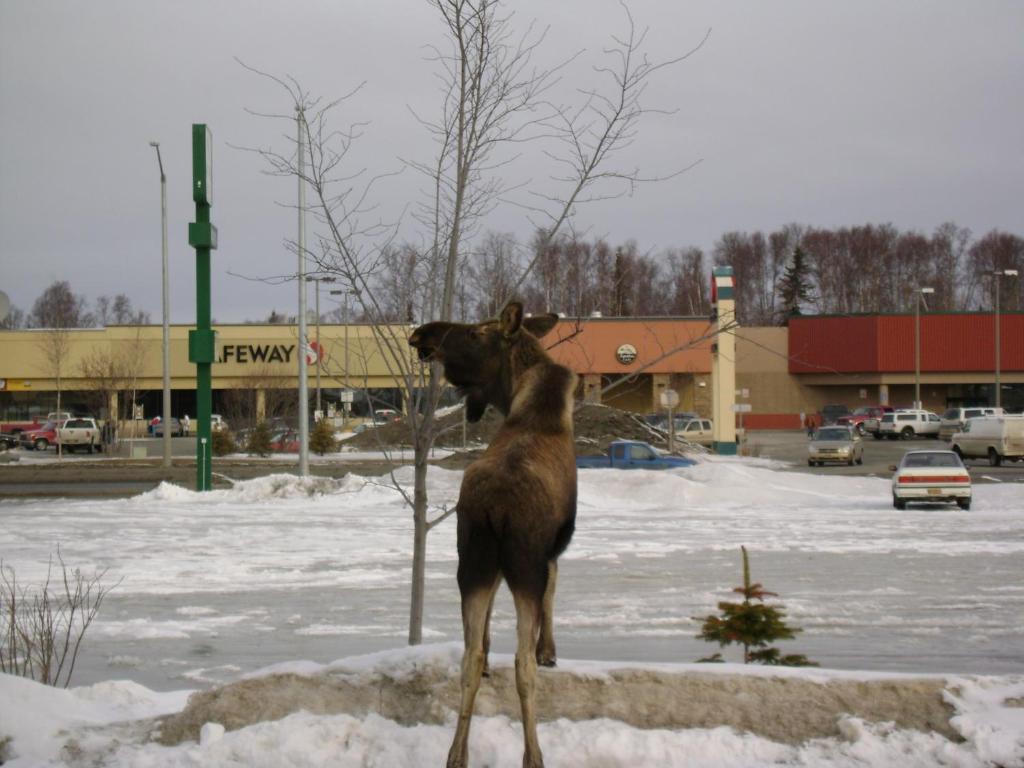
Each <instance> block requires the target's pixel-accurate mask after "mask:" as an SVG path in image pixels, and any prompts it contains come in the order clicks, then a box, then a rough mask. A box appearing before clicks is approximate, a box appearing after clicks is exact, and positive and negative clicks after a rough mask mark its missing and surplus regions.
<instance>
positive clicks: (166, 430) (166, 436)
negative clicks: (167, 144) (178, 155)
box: [149, 141, 171, 467]
mask: <svg viewBox="0 0 1024 768" xmlns="http://www.w3.org/2000/svg"><path fill="white" fill-rule="evenodd" d="M149 146H151V147H153V149H155V150H156V161H157V164H159V166H160V226H161V235H162V256H163V310H164V334H163V347H164V348H163V365H164V393H163V404H162V414H161V417H160V422H161V424H162V426H163V443H164V460H163V466H164V467H170V466H171V423H170V422H171V353H170V348H171V330H170V328H171V327H170V303H171V300H170V292H169V290H168V287H167V176H166V175H165V174H164V161H163V159H162V158H161V157H160V142H159V141H151V142H149Z"/></svg>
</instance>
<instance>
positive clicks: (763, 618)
mask: <svg viewBox="0 0 1024 768" xmlns="http://www.w3.org/2000/svg"><path fill="white" fill-rule="evenodd" d="M740 549H741V550H742V551H743V586H742V587H736V588H735V589H733V592H737V593H739V594H741V595H743V602H742V603H730V602H726V601H723V602H720V603H719V604H718V610H719V611H720V612H721V613H720V615H717V616H716V615H710V616H706V617H704V619H703V620H702V621H703V624H702V627H701V632H700V634H699V635H697V637H699V638H700V639H702V640H706V641H707V642H709V643H718V644H719V645H720V646H722V647H723V648H724V647H725V646H726V645H732V644H737V645H742V646H743V663H744V664H750V663H754V664H768V665H780V666H786V667H816V666H818V665H817V664H816V663H814V662H812V661H810V660H808V658H807V657H806V656H804V655H803V654H790V655H786V656H783V655H781V654H780V653H779V650H778V648H770V647H769V645H770V644H771V643H774V642H775V641H776V640H792V639H793V637H795V636H796V634H797V633H798V632H801V631H802V630H801V629H799V628H796V627H790V626H788V625H787V624H786V621H785V614H786V612H785V610H784V608H783V606H781V605H779V606H773V605H766V604H765V602H764V601H765V598H766V597H778V595H777V594H775V593H774V592H769V591H767V590H766V589H764V587H762V586H761V584H759V583H757V582H753V583H751V581H750V561H749V560H748V558H747V548H746V547H740ZM700 661H708V662H720V661H722V655H721V654H720V653H716V654H714V656H709V657H707V658H704V659H700Z"/></svg>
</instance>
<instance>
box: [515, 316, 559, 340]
mask: <svg viewBox="0 0 1024 768" xmlns="http://www.w3.org/2000/svg"><path fill="white" fill-rule="evenodd" d="M556 325H558V315H540V316H538V317H528V318H526V319H525V320H523V327H524V328H525V329H526V330H528V331H529V332H530V333H532V334H533V335H534V336H536V337H537V338H538V339H542V338H544V337H545V336H546V335H547V334H548V331H550V330H551V329H552V328H554V327H555V326H556Z"/></svg>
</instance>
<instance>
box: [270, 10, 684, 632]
mask: <svg viewBox="0 0 1024 768" xmlns="http://www.w3.org/2000/svg"><path fill="white" fill-rule="evenodd" d="M430 1H431V5H432V6H433V7H434V9H435V10H436V11H437V13H438V17H439V19H440V20H441V22H442V25H443V29H444V33H445V42H444V44H443V46H436V47H433V48H431V49H430V50H431V54H430V60H431V61H432V63H433V64H434V65H435V66H436V68H437V70H438V75H439V79H440V81H441V88H440V91H441V99H440V105H439V109H438V114H437V115H436V116H435V117H427V116H422V115H415V117H416V119H417V120H418V122H419V124H420V125H421V126H423V127H424V128H425V129H426V130H427V131H428V132H429V133H430V135H431V136H432V137H433V139H434V141H435V146H436V150H437V151H436V154H435V155H434V157H432V158H431V159H430V160H416V159H407V160H406V161H405V162H406V164H407V166H408V167H410V168H412V169H414V170H415V171H418V172H419V173H420V174H422V176H423V178H424V179H425V180H426V189H425V196H424V201H423V204H422V205H420V206H419V207H416V208H413V209H412V217H413V218H414V219H415V220H416V222H418V223H419V224H420V225H421V226H422V227H423V229H422V232H423V234H422V237H421V241H422V246H420V247H417V248H415V249H412V251H410V252H406V253H405V254H403V260H399V264H400V268H401V271H402V274H403V279H402V283H403V285H404V286H406V287H407V289H408V297H409V298H408V299H407V303H408V305H409V307H408V308H409V310H410V311H408V312H407V313H403V314H402V316H401V317H402V319H403V320H405V319H408V318H419V319H425V318H431V319H433V318H440V319H442V320H451V319H453V318H454V317H455V315H456V312H457V311H463V310H462V308H468V307H469V306H470V304H471V301H470V297H469V294H468V292H467V291H466V290H465V286H464V283H462V281H457V280H456V278H457V275H458V274H459V270H460V268H462V267H463V266H464V265H465V263H466V259H467V256H468V255H469V254H470V253H472V250H473V249H472V248H471V240H472V237H473V236H474V234H475V233H476V229H477V228H478V226H479V224H480V222H481V220H482V218H483V217H484V216H485V215H486V214H487V213H489V212H490V211H491V210H493V208H494V207H495V206H497V205H498V204H499V203H501V201H502V199H503V198H504V197H505V196H507V195H508V194H509V193H510V192H512V190H513V188H514V186H515V185H513V184H511V183H510V182H508V181H506V175H505V174H506V172H507V170H508V168H507V166H508V165H509V164H510V163H512V162H513V161H514V160H515V155H514V151H515V150H516V149H517V148H518V147H519V146H520V145H521V143H522V142H525V141H528V140H532V139H536V140H538V141H548V142H553V144H552V146H551V147H550V148H549V149H546V150H545V151H546V153H547V155H548V157H549V158H550V160H551V162H552V163H553V164H554V165H555V166H557V167H560V168H561V169H562V170H563V171H564V173H562V174H561V176H560V177H558V178H556V179H555V183H557V184H561V185H563V186H564V188H565V192H564V193H559V192H557V191H556V192H554V193H551V194H545V195H539V196H537V198H536V203H535V204H533V205H531V206H529V207H527V209H526V210H527V211H528V214H527V215H528V216H538V217H541V218H542V219H543V221H544V222H545V224H544V226H543V232H544V236H543V237H544V242H542V243H541V245H542V246H543V245H544V243H545V242H551V241H553V240H554V239H555V238H556V237H557V236H558V235H559V233H560V230H561V229H562V228H563V227H564V226H566V225H567V223H568V222H569V221H570V220H571V218H572V216H573V213H574V212H575V210H576V208H577V206H579V205H580V204H581V203H584V202H586V201H587V200H591V199H598V198H607V197H609V196H614V195H619V194H622V193H623V192H624V191H629V190H630V189H632V188H633V187H635V185H636V184H638V183H641V182H643V181H646V180H653V179H655V178H657V177H644V176H643V175H642V174H641V173H640V172H639V171H637V170H636V169H631V168H627V169H623V168H616V167H614V166H613V162H614V161H616V160H618V159H620V157H621V156H622V155H623V153H624V152H625V150H626V149H627V148H628V147H629V145H630V144H631V142H632V141H633V140H634V138H635V137H636V135H637V131H638V129H639V125H640V121H641V119H642V117H643V116H644V115H645V114H646V113H647V111H648V110H646V109H645V108H643V107H642V106H641V104H640V98H641V95H642V93H643V91H644V88H645V86H646V84H647V83H648V82H649V80H650V78H651V77H652V76H653V75H654V74H655V73H657V72H659V71H660V70H662V69H663V68H665V67H667V66H669V65H671V64H673V63H676V62H678V61H681V60H683V59H685V58H686V56H688V55H689V54H684V55H682V56H679V57H678V58H675V59H673V60H671V61H665V62H652V61H650V60H649V59H647V58H646V57H645V56H644V55H643V52H642V43H643V38H644V33H643V32H640V31H638V30H637V29H636V28H635V26H634V25H633V20H632V18H631V17H630V16H629V14H628V11H627V20H628V29H627V30H626V33H625V34H624V35H623V36H622V37H620V38H614V46H613V48H612V49H611V50H610V51H609V52H608V55H609V57H610V60H611V63H610V64H609V65H608V66H601V67H598V68H597V71H598V73H599V75H601V76H603V77H605V78H606V82H605V84H604V86H602V87H601V88H594V89H587V90H584V91H582V93H583V96H584V101H583V103H582V104H581V105H579V106H576V107H568V106H556V105H553V104H551V103H549V102H547V101H546V100H545V99H546V93H547V91H548V89H549V88H550V87H551V85H552V84H553V83H554V82H555V78H556V76H557V74H558V73H559V72H560V67H559V66H555V67H552V68H548V69H544V68H540V67H537V66H536V65H535V64H534V61H533V60H534V56H535V54H536V53H537V51H538V49H539V46H540V45H541V43H542V42H543V39H544V35H543V34H542V33H537V32H535V31H534V30H533V28H532V27H531V28H529V29H528V30H527V32H526V33H525V34H524V35H519V34H517V33H516V32H515V31H514V29H513V26H512V24H511V17H510V16H507V15H505V12H504V8H503V6H502V4H501V3H500V2H497V0H430ZM698 47H699V46H698ZM691 53H692V51H691ZM260 74H263V73H260ZM265 76H267V77H271V79H272V80H274V81H275V82H277V83H278V84H279V85H280V86H281V87H282V88H284V89H285V90H286V92H287V93H288V96H289V98H290V101H291V102H292V104H293V105H294V106H295V109H296V113H297V115H298V123H299V125H300V127H301V130H303V132H304V138H305V145H306V146H308V147H309V158H308V163H305V164H304V163H302V162H299V160H300V158H299V157H298V156H297V153H295V152H291V153H289V154H283V153H280V152H276V151H274V150H271V149H262V150H257V151H259V152H260V154H261V155H262V156H263V158H264V159H265V160H266V161H267V163H268V164H269V167H270V170H271V172H273V173H276V174H280V175H289V176H294V175H300V176H301V177H302V178H303V179H304V180H305V182H306V183H307V184H308V185H309V189H310V190H311V191H312V197H313V203H312V206H311V207H312V208H313V209H314V218H315V219H316V221H317V224H318V233H317V236H316V238H315V245H314V247H312V248H310V249H308V251H307V253H305V254H303V255H304V257H307V258H309V259H310V260H311V261H312V262H314V263H315V265H316V267H317V269H318V270H320V271H322V272H324V273H327V274H330V275H332V276H334V277H335V279H336V281H337V283H340V285H341V286H342V287H343V289H345V290H347V291H349V292H351V294H352V296H353V297H354V299H355V302H356V304H357V305H358V306H359V308H360V309H361V311H362V314H363V316H364V317H365V318H366V319H367V320H368V321H369V322H370V324H371V328H372V329H373V333H374V334H375V336H376V342H377V346H378V348H379V349H380V350H381V352H382V354H383V356H384V362H385V365H386V366H387V368H388V370H389V373H390V375H392V376H393V377H395V378H396V379H398V380H400V381H402V382H403V390H404V396H405V399H406V402H407V404H408V406H409V409H410V411H411V412H410V414H409V418H408V419H407V423H408V424H409V426H410V430H411V433H410V434H411V442H412V444H413V446H414V460H413V464H414V478H415V479H414V485H413V489H412V494H411V495H408V494H407V495H406V499H407V501H408V502H409V503H410V505H411V507H412V510H413V521H414V534H413V575H412V585H411V586H412V595H411V601H410V619H409V642H410V643H412V644H415V643H419V642H420V641H421V638H422V621H423V597H424V574H425V563H426V537H427V533H428V532H429V530H430V529H431V528H432V527H434V526H435V525H437V524H438V523H439V522H441V520H443V519H445V518H446V517H447V515H448V514H449V513H450V510H447V511H444V512H442V513H441V514H440V515H438V516H437V517H435V518H434V519H433V520H430V519H428V510H429V504H428V498H427V491H426V473H427V458H428V456H429V453H430V449H431V447H432V445H433V442H434V439H435V437H436V433H437V424H436V421H435V419H434V411H435V409H436V407H437V403H438V402H439V398H440V396H441V371H440V369H439V367H438V366H437V365H436V364H435V365H431V366H429V367H427V368H424V367H423V366H421V365H420V364H419V363H418V361H417V360H416V359H415V357H414V355H413V354H412V351H411V349H410V348H409V346H408V344H407V337H408V333H409V326H408V325H405V324H400V325H396V324H395V323H394V322H393V320H394V319H395V309H396V308H395V306H394V304H393V302H391V301H390V299H389V298H388V297H387V296H384V295H379V294H378V292H377V291H376V290H375V288H376V281H377V280H378V279H379V276H380V275H381V274H382V273H383V272H385V271H386V270H387V269H388V268H389V266H391V265H394V263H395V262H394V261H392V254H393V252H394V249H393V241H394V238H395V233H396V231H397V230H396V227H395V226H394V225H391V226H387V225H383V224H381V223H380V222H379V221H377V220H376V219H372V220H369V219H368V212H369V211H370V210H371V207H372V206H371V204H370V202H369V201H370V198H371V196H372V192H373V188H374V184H375V182H376V180H377V179H376V178H373V179H371V180H370V181H368V182H366V183H364V184H363V186H362V187H360V188H356V186H355V179H356V178H357V174H356V173H354V172H347V171H346V164H347V163H349V162H350V161H351V158H350V157H349V153H350V150H351V148H352V146H353V143H354V142H355V141H356V140H357V139H358V138H359V135H360V131H361V126H360V124H358V123H354V124H352V125H351V126H350V127H349V128H347V129H343V130H339V129H337V128H335V127H333V126H332V125H331V124H330V123H331V118H332V115H333V112H334V110H335V109H336V108H338V107H339V106H340V105H342V104H344V103H345V102H346V100H347V98H348V97H342V98H341V99H338V100H336V101H332V102H330V103H327V104H322V103H321V102H320V101H319V100H317V99H314V98H312V97H311V96H310V94H308V93H307V92H306V91H305V90H303V88H302V87H301V86H300V84H299V83H298V82H297V81H295V80H294V79H292V78H277V77H272V76H269V75H265ZM356 91H358V88H357V89H355V91H353V94H354V93H355V92H356ZM353 94H349V96H351V95H353ZM265 116H266V117H276V118H280V119H286V120H292V119H294V118H293V116H292V115H290V114H289V115H280V114H278V115H265ZM303 159H304V158H303ZM668 175H673V174H668ZM543 251H544V248H543V247H541V248H540V249H539V252H541V253H542V252H543ZM405 256H408V257H410V259H409V260H408V261H406V260H404V258H405ZM413 256H415V258H414V259H413V258H412V257H413ZM535 261H536V258H535V259H534V262H535ZM534 262H531V263H530V264H528V265H527V266H526V268H525V269H524V270H522V271H521V272H520V273H519V275H518V280H517V282H516V283H515V284H513V285H511V286H510V287H509V294H510V295H511V294H514V293H516V292H517V291H518V290H519V289H520V287H521V285H522V284H523V281H524V280H525V278H526V277H527V276H528V274H529V273H530V271H531V270H532V269H533V267H534ZM500 298H501V299H502V300H501V301H500V302H498V304H504V300H505V299H507V298H509V297H508V296H505V297H500ZM396 487H398V488H399V490H400V491H402V492H403V493H407V492H406V491H405V489H403V488H401V486H398V484H397V483H396Z"/></svg>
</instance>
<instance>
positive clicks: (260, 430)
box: [245, 421, 273, 456]
mask: <svg viewBox="0 0 1024 768" xmlns="http://www.w3.org/2000/svg"><path fill="white" fill-rule="evenodd" d="M271 437H272V435H271V434H270V425H269V424H267V422H265V421H261V422H260V423H259V424H257V425H256V426H255V427H253V428H252V431H251V432H249V437H248V439H247V440H246V442H245V451H246V453H248V454H255V455H257V456H269V455H270V452H271V451H272V450H273V448H272V447H271V445H270V438H271Z"/></svg>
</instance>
